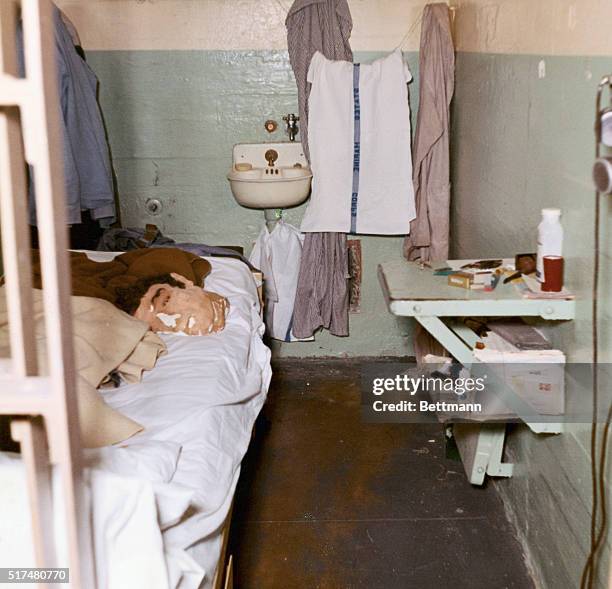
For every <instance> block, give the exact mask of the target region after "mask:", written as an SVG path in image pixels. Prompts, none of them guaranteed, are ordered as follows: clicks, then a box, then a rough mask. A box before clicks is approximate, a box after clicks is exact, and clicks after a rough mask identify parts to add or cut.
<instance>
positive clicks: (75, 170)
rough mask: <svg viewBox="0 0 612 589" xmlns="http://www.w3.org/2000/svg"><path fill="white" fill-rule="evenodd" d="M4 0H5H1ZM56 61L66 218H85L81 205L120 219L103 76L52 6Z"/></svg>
mask: <svg viewBox="0 0 612 589" xmlns="http://www.w3.org/2000/svg"><path fill="white" fill-rule="evenodd" d="M0 1H2V0H0ZM53 22H54V38H55V46H54V49H53V51H54V53H55V63H56V68H57V85H58V91H59V97H60V107H61V113H60V121H61V123H62V124H61V129H62V145H63V154H62V155H63V160H64V181H65V190H66V221H67V222H68V223H69V224H70V225H73V224H78V223H81V211H90V214H91V218H92V219H95V220H98V221H100V222H101V224H102V225H104V226H108V225H110V224H111V223H113V222H114V221H115V193H114V185H113V172H112V167H111V162H110V153H109V148H108V143H107V142H106V132H105V129H104V123H103V121H102V114H101V113H100V107H99V106H98V100H97V90H98V79H97V78H96V75H95V74H94V72H93V70H92V69H91V68H90V67H89V65H88V64H87V62H85V60H84V59H83V58H82V57H81V56H80V55H79V54H78V53H77V50H76V49H75V45H74V35H75V34H76V30H75V29H74V27H71V28H68V26H67V24H66V22H65V17H62V13H61V12H60V10H59V9H58V8H57V7H56V6H53ZM23 51H24V50H23V30H22V28H21V26H20V27H19V30H18V34H17V52H18V58H19V66H20V73H21V76H24V75H25V63H24V53H23ZM33 176H34V175H33V174H32V177H31V179H30V185H29V199H28V200H29V209H30V224H31V225H36V200H35V196H34V194H35V185H36V179H35V178H34V177H33Z"/></svg>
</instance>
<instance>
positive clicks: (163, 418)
mask: <svg viewBox="0 0 612 589" xmlns="http://www.w3.org/2000/svg"><path fill="white" fill-rule="evenodd" d="M87 254H88V256H89V257H90V258H92V259H94V260H96V261H105V260H108V259H110V258H112V257H113V256H114V255H116V254H113V253H107V252H87ZM208 259H209V261H210V262H211V264H212V272H211V274H210V275H209V276H208V277H207V279H206V289H207V290H212V291H214V292H217V293H219V294H222V295H224V296H226V297H227V298H228V299H229V302H230V311H229V315H228V318H227V323H226V327H225V329H224V330H223V331H222V332H220V333H218V334H214V335H211V336H206V337H186V336H181V335H163V336H162V337H163V339H164V341H165V343H166V345H167V348H168V353H167V354H166V355H164V356H162V357H160V358H159V360H158V362H157V365H156V366H155V368H154V369H153V370H151V371H149V372H147V373H145V375H144V377H143V379H142V381H141V382H139V383H137V384H123V385H121V386H119V387H118V388H116V389H105V390H103V396H104V399H105V400H106V402H107V403H108V404H109V405H111V406H112V407H114V408H115V409H117V410H119V411H120V412H122V413H123V414H125V415H127V416H128V417H131V418H132V419H134V420H136V421H138V422H139V423H141V424H143V425H144V426H145V430H144V431H143V432H141V433H139V434H137V435H136V436H134V437H132V438H130V439H128V440H127V441H125V442H123V443H122V444H120V445H119V446H114V447H107V448H103V449H97V450H87V451H85V458H86V464H87V469H86V472H87V480H88V488H89V494H90V497H91V504H92V506H93V510H92V511H93V520H92V521H93V538H94V546H95V558H96V572H97V577H98V585H99V588H109V589H117V588H126V589H127V588H128V587H129V588H130V589H138V588H140V587H143V589H144V588H147V589H158V588H159V589H167V588H180V589H197V588H205V589H208V588H210V587H218V586H221V583H222V580H223V577H224V575H225V564H224V559H223V558H221V557H222V554H223V553H224V552H225V544H226V541H227V531H228V528H229V525H228V524H229V519H230V515H231V507H232V502H233V496H234V492H235V489H236V484H237V482H238V477H239V474H240V463H241V460H242V458H243V456H244V453H245V452H246V450H247V447H248V445H249V441H250V439H251V433H252V428H253V425H254V422H255V419H256V417H257V415H258V413H259V411H260V409H261V407H262V405H263V403H264V401H265V398H266V394H267V390H268V386H269V383H270V378H271V368H270V351H269V350H268V348H267V347H266V346H265V345H264V344H263V341H262V335H263V332H264V325H263V322H262V320H261V315H260V301H259V297H258V289H257V284H256V282H255V281H254V279H253V275H252V274H251V272H250V271H249V269H248V268H247V266H246V265H245V264H244V263H242V262H240V261H239V260H235V259H230V258H216V257H215V258H208ZM0 467H1V468H2V474H1V475H0V476H1V477H2V478H3V481H7V484H6V485H5V487H4V489H3V491H2V496H3V497H2V500H3V505H4V506H5V507H6V509H5V510H4V511H5V512H6V517H3V518H0V519H2V521H0V567H14V566H33V565H32V564H29V563H31V562H32V560H33V556H32V554H30V553H31V548H30V546H31V538H30V536H29V534H30V531H29V530H28V529H27V528H28V526H27V525H25V521H24V519H23V518H24V517H27V511H28V506H27V503H26V500H25V498H24V493H23V488H24V487H23V485H24V484H25V483H24V480H23V479H24V477H25V475H24V472H23V465H22V464H21V460H20V459H19V458H18V457H17V456H15V455H9V454H6V453H5V454H3V455H2V456H0ZM19 489H21V492H20V491H19ZM59 496H61V494H60V493H59V492H58V493H57V494H54V497H56V498H57V497H59ZM3 515H5V514H3ZM54 517H55V518H56V521H58V522H60V521H62V520H61V508H60V509H58V508H56V509H55V513H54ZM26 521H27V520H26ZM56 528H57V530H56V539H57V542H56V544H57V545H58V547H60V548H59V550H58V561H59V562H62V560H63V558H64V555H63V553H62V549H61V546H62V545H63V544H64V542H63V538H62V532H61V525H58V526H56ZM15 530H18V532H17V533H15Z"/></svg>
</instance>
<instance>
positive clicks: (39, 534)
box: [11, 417, 56, 588]
mask: <svg viewBox="0 0 612 589" xmlns="http://www.w3.org/2000/svg"><path fill="white" fill-rule="evenodd" d="M11 434H12V436H13V439H14V440H15V441H16V442H19V443H20V445H21V454H22V456H23V459H24V464H25V466H26V475H27V481H28V494H29V497H30V516H31V519H32V541H33V543H34V555H35V557H36V563H37V564H38V566H40V567H42V568H47V567H53V566H56V564H55V563H56V560H55V546H54V541H53V540H54V538H53V497H52V491H51V469H50V467H49V452H48V449H47V440H46V435H45V426H44V423H43V420H42V418H41V417H33V418H30V419H17V420H14V421H13V422H12V423H11ZM48 586H49V585H48V584H47V583H38V587H39V588H43V587H48Z"/></svg>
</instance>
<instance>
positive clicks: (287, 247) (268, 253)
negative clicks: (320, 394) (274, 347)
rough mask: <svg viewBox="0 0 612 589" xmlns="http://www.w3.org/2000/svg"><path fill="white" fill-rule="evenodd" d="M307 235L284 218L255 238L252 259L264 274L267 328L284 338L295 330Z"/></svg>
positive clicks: (250, 259)
mask: <svg viewBox="0 0 612 589" xmlns="http://www.w3.org/2000/svg"><path fill="white" fill-rule="evenodd" d="M302 242H303V235H302V234H301V233H300V230H299V229H296V228H295V227H293V225H289V223H285V222H284V221H283V220H282V219H281V220H280V221H279V222H278V223H277V224H276V225H275V226H274V229H272V231H271V232H270V231H268V228H267V227H264V228H263V229H262V230H261V233H260V234H259V237H258V238H257V240H256V241H255V247H254V248H253V251H252V253H251V255H250V257H249V262H250V263H251V264H253V266H255V267H256V268H259V269H260V270H261V271H262V272H263V275H264V299H265V301H266V304H265V307H264V313H265V321H266V328H267V332H268V334H269V335H270V337H272V338H274V339H277V340H281V341H284V342H291V341H295V340H296V339H297V338H295V337H294V336H293V334H292V327H293V303H294V300H295V292H296V289H297V281H298V272H299V268H300V260H301V258H302Z"/></svg>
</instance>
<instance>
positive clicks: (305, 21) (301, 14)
mask: <svg viewBox="0 0 612 589" xmlns="http://www.w3.org/2000/svg"><path fill="white" fill-rule="evenodd" d="M285 25H286V26H287V46H288V49H289V59H290V61H291V66H292V68H293V73H294V75H295V81H296V84H297V89H298V105H299V113H300V128H301V131H300V135H301V138H302V146H303V148H304V153H305V154H306V157H307V158H308V159H310V156H309V151H308V92H309V83H308V80H307V74H308V68H309V67H310V61H311V59H312V56H313V55H314V53H315V52H316V51H320V52H321V53H322V54H323V55H324V56H325V57H327V58H328V59H344V60H347V61H352V60H353V52H352V51H351V46H350V44H349V37H350V36H351V29H352V28H353V20H352V18H351V12H350V10H349V6H348V3H347V1H346V0H295V2H294V3H293V5H292V6H291V8H290V10H289V13H288V14H287V19H286V21H285ZM347 268H348V259H347V250H346V235H344V234H341V233H308V234H307V235H306V237H305V239H304V247H303V250H302V262H301V265H300V273H299V277H298V286H297V293H296V299H295V305H294V310H293V333H294V335H295V336H296V337H299V338H308V337H311V336H312V335H313V333H314V332H315V331H316V330H317V329H319V328H320V327H323V328H325V329H329V330H330V332H331V333H332V334H333V335H348V275H347ZM315 285H316V286H315Z"/></svg>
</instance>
